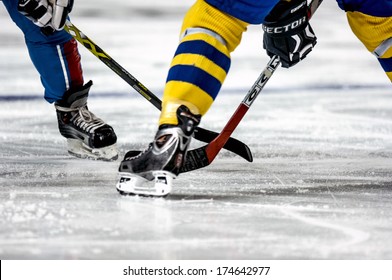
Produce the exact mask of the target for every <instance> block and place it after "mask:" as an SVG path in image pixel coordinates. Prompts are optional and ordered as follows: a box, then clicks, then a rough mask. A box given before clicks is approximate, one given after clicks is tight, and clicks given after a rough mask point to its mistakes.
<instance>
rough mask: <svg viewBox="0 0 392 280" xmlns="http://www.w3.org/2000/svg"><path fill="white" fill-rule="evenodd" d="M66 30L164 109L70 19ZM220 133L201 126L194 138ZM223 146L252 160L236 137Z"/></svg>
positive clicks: (208, 137) (244, 146)
mask: <svg viewBox="0 0 392 280" xmlns="http://www.w3.org/2000/svg"><path fill="white" fill-rule="evenodd" d="M65 30H66V31H67V32H68V33H69V34H71V36H72V37H74V38H75V39H76V40H77V41H78V42H79V43H81V44H82V45H83V46H84V47H86V48H87V49H88V50H89V51H90V52H91V53H92V54H93V55H94V56H96V57H97V58H98V59H99V60H101V61H102V62H103V63H104V64H105V65H106V66H108V67H109V68H110V69H111V70H113V71H114V72H115V73H116V74H117V75H118V76H120V77H121V78H122V79H123V80H124V81H125V82H127V83H128V84H129V85H130V86H131V87H132V88H133V89H134V90H136V92H138V93H139V94H140V95H141V96H143V97H144V98H145V99H147V100H148V101H149V102H150V103H151V104H153V105H154V106H155V107H156V108H157V109H158V110H161V109H162V101H161V100H160V99H159V98H158V97H157V96H155V95H154V94H153V93H152V92H151V91H150V90H149V89H148V88H147V87H146V86H144V85H143V84H142V83H141V82H139V81H138V80H137V79H136V78H135V77H134V76H132V75H131V74H130V73H129V72H128V71H127V70H125V69H124V68H123V67H122V66H121V65H120V64H118V63H117V62H116V61H115V60H114V59H113V58H112V57H110V56H109V55H108V54H107V53H106V52H105V51H104V50H103V49H102V48H100V47H99V46H98V45H97V44H95V43H94V42H93V41H92V40H91V39H90V38H89V37H87V36H86V35H85V34H84V33H83V32H82V31H80V30H79V29H78V28H77V27H76V26H75V25H74V24H73V23H71V22H70V21H69V20H67V22H66V25H65ZM218 135H219V134H218V133H217V132H214V131H209V130H207V129H204V128H201V127H199V128H197V130H195V134H194V138H195V139H197V140H199V141H202V142H205V143H210V142H211V141H212V140H213V139H215V138H216V137H217V136H218ZM223 148H224V149H227V150H228V151H230V152H233V153H235V154H237V155H239V156H240V157H242V158H244V159H245V160H247V161H252V154H251V151H250V149H249V147H248V146H247V145H246V144H245V143H243V142H241V141H239V140H237V139H235V138H229V139H228V141H227V143H226V145H225V146H224V147H223Z"/></svg>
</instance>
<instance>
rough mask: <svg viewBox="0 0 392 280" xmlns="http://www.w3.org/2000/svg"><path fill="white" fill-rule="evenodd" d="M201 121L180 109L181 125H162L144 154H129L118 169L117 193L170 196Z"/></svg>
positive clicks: (188, 111) (179, 122)
mask: <svg viewBox="0 0 392 280" xmlns="http://www.w3.org/2000/svg"><path fill="white" fill-rule="evenodd" d="M200 118H201V116H200V115H194V114H192V113H191V112H190V110H189V109H188V108H187V107H186V106H184V105H181V106H180V107H179V108H178V109H177V119H178V125H176V126H174V125H161V126H160V127H159V130H158V132H157V134H156V135H155V139H154V141H153V142H152V143H150V145H149V146H148V148H147V149H146V150H145V151H143V152H134V151H130V152H128V153H127V154H126V155H125V157H124V160H123V161H122V162H121V164H120V168H119V181H118V183H117V185H116V187H117V190H118V191H119V192H120V193H121V194H134V195H146V196H166V195H167V194H169V192H170V191H171V188H172V181H173V179H175V178H176V177H177V175H178V174H179V173H180V168H181V166H182V165H183V163H184V161H185V157H186V152H187V149H188V146H189V143H190V141H191V138H192V134H193V131H194V130H195V128H196V127H197V125H198V124H199V123H200Z"/></svg>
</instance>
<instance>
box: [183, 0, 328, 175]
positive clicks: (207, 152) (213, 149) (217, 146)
mask: <svg viewBox="0 0 392 280" xmlns="http://www.w3.org/2000/svg"><path fill="white" fill-rule="evenodd" d="M322 1H323V0H312V1H311V2H310V4H309V5H308V18H309V19H310V18H311V17H312V16H313V14H314V12H315V11H316V10H317V8H318V7H319V6H320V4H321V2H322ZM279 66H280V59H279V57H278V56H273V57H272V58H271V59H270V61H269V62H268V64H267V67H266V68H265V69H264V71H263V72H262V73H261V74H260V76H259V77H258V79H257V80H256V82H255V83H254V84H253V86H252V87H251V89H250V90H249V92H248V93H247V95H246V96H245V98H244V99H243V101H242V102H241V103H240V105H239V106H238V107H237V110H236V111H235V112H234V114H233V115H232V117H231V118H230V120H229V121H228V122H227V124H226V125H225V127H224V128H223V130H222V132H221V133H220V134H219V135H218V136H217V137H216V138H215V139H214V140H213V141H211V142H210V143H209V144H208V145H205V146H203V147H200V148H197V149H194V150H190V151H188V153H187V157H186V161H185V164H184V166H183V167H182V169H181V173H183V172H188V171H192V170H195V169H199V168H203V167H205V166H208V165H210V164H211V163H212V161H213V160H214V159H215V157H216V156H217V155H218V153H219V152H220V150H221V149H222V147H223V146H224V145H225V143H226V142H227V140H228V139H229V137H230V135H231V134H232V133H233V131H234V130H235V129H236V127H237V126H238V124H239V123H240V122H241V120H242V118H243V117H244V116H245V114H246V112H247V111H248V110H249V108H250V106H251V105H252V104H253V102H254V101H255V100H256V97H257V96H258V95H259V93H260V92H261V90H262V89H263V88H264V86H265V84H266V83H267V82H268V81H269V79H270V78H271V76H272V74H273V73H274V72H275V70H276V69H277V68H278V67H279Z"/></svg>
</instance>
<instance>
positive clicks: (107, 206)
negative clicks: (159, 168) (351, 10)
mask: <svg viewBox="0 0 392 280" xmlns="http://www.w3.org/2000/svg"><path fill="white" fill-rule="evenodd" d="M92 2H93V1H79V2H78V3H76V5H80V7H79V9H78V8H77V7H78V6H76V8H75V16H74V18H73V21H74V23H75V24H76V25H77V26H78V27H80V28H81V29H82V30H83V31H85V33H86V34H87V35H88V36H90V37H91V38H92V39H93V40H94V41H96V43H98V44H99V45H101V46H102V47H103V48H104V49H105V51H107V52H108V53H109V54H111V55H112V56H113V57H114V58H115V59H116V60H117V61H118V62H119V63H120V64H122V65H123V66H124V67H125V68H126V69H127V70H129V71H130V72H131V73H132V74H134V75H135V76H136V77H137V78H139V79H140V80H141V81H142V82H143V83H144V84H145V85H147V86H149V87H151V88H152V89H153V90H154V91H156V92H157V94H158V95H159V94H160V93H161V91H162V85H163V84H164V79H165V74H166V71H167V67H168V65H169V63H170V59H171V56H172V52H173V51H174V48H175V46H176V43H177V41H176V40H177V35H178V34H177V32H178V28H179V26H180V23H181V14H182V12H183V11H184V10H185V9H186V7H187V5H189V4H190V3H191V2H192V1H178V2H176V1H160V2H162V5H163V6H162V9H159V8H160V7H159V6H157V5H156V3H155V6H154V9H151V8H149V6H148V4H149V3H150V2H153V1H143V3H144V5H143V4H141V2H140V1H126V2H124V1H112V2H111V3H110V10H109V11H108V10H105V8H104V7H106V6H107V2H106V1H94V3H100V4H101V8H99V5H92ZM163 3H166V4H163ZM178 3H181V5H177V4H178ZM88 4H90V5H88ZM105 5H106V6H105ZM116 5H118V7H120V8H118V9H117V8H116V7H117V6H116ZM91 7H94V8H91ZM111 11H116V12H117V14H116V17H115V19H114V20H113V19H112V18H110V17H109V16H108V14H110V12H111ZM127 11H128V12H129V13H131V14H132V15H133V16H132V17H130V18H127ZM135 11H140V12H138V13H136V12H135ZM319 13H320V14H319V17H315V18H314V28H315V30H316V32H317V31H318V37H319V43H318V48H316V49H315V51H314V52H312V54H310V56H309V58H308V59H306V61H304V62H303V63H301V64H300V65H298V66H296V67H295V68H293V70H291V69H290V70H285V69H279V70H277V72H276V74H274V76H273V77H272V78H271V81H270V82H269V83H268V84H267V86H266V88H265V89H264V91H263V92H262V94H261V95H260V96H259V98H258V100H257V101H256V102H255V103H254V104H253V106H252V108H251V109H250V110H249V112H248V114H247V115H246V117H245V118H244V120H243V121H242V122H241V124H240V125H239V127H238V129H237V130H236V131H235V133H234V136H235V137H236V138H238V139H240V140H242V141H244V142H246V143H247V144H248V145H249V147H250V148H251V150H252V152H253V156H254V162H253V163H247V162H245V161H243V160H242V159H241V158H238V157H236V156H233V155H232V154H230V153H229V152H226V151H223V152H222V153H220V155H219V156H218V157H217V158H216V160H215V161H214V162H213V164H212V165H211V166H209V167H207V168H204V169H202V170H198V171H194V172H190V173H186V174H182V175H180V176H179V178H178V179H177V180H175V186H174V189H173V193H172V194H171V195H170V196H168V197H167V198H164V199H162V198H160V199H152V198H142V197H129V196H126V197H125V196H120V195H119V194H118V193H117V192H116V190H115V183H116V176H117V168H118V165H119V161H117V162H112V163H107V162H95V161H88V160H80V159H76V158H72V157H70V156H68V155H67V153H66V150H65V148H66V145H65V140H64V139H63V138H62V137H61V136H60V135H59V133H58V129H57V120H56V116H55V111H54V108H53V106H52V105H49V104H47V103H46V102H45V101H44V100H43V99H42V93H41V91H42V88H41V85H40V83H39V80H38V76H37V74H36V73H35V72H34V69H33V68H32V66H31V65H30V63H29V60H28V57H27V54H26V51H25V47H24V45H23V39H22V37H21V36H20V33H19V32H18V30H17V29H16V28H15V27H14V26H13V24H12V22H11V21H10V20H9V19H8V18H7V16H6V14H5V12H4V9H3V8H0V23H1V24H2V26H4V28H1V29H0V37H1V38H7V40H3V39H2V40H1V41H0V50H1V52H0V79H1V83H0V99H1V102H0V120H1V126H0V202H1V203H0V259H391V258H392V243H391V232H392V209H391V208H392V203H391V200H392V162H391V159H392V107H391V104H392V95H391V89H390V83H389V82H388V81H387V78H386V77H385V74H384V73H383V72H382V70H381V69H380V67H379V66H378V64H377V61H376V60H375V59H374V58H373V57H372V56H371V55H369V54H368V53H367V52H366V50H365V49H364V48H363V46H361V45H360V43H359V42H357V41H356V39H355V38H354V37H353V35H352V34H351V33H350V31H349V30H348V26H347V24H346V22H345V18H344V14H343V13H341V12H340V11H339V10H338V8H337V7H336V4H335V3H334V1H328V2H327V1H326V3H324V4H323V7H322V8H321V10H320V12H319ZM152 15H153V16H152ZM331 17H333V20H330V19H331ZM327 20H328V21H327ZM327 22H328V24H326V23H327ZM113 28H115V30H116V32H113V30H112V29H113ZM163 42H164V43H163ZM80 51H81V52H82V55H83V59H84V60H83V61H84V66H85V74H86V79H90V78H91V79H93V80H94V82H95V85H94V87H93V89H92V91H91V98H90V100H89V107H90V109H91V110H92V111H93V112H94V113H96V114H97V115H98V116H100V117H101V118H103V119H104V120H106V121H107V122H108V123H109V124H111V125H112V126H113V127H114V128H115V130H116V132H117V135H118V138H119V141H118V146H119V148H120V153H121V155H124V153H125V152H126V151H128V150H130V149H143V148H145V147H146V144H147V143H148V141H149V140H151V139H152V137H153V135H154V133H155V129H156V121H155V120H156V119H157V118H158V115H159V112H158V111H157V110H156V109H155V108H154V107H153V106H152V105H151V104H149V103H148V102H146V101H145V100H144V99H143V98H142V97H140V96H138V95H137V93H134V91H133V90H132V89H131V88H130V87H129V86H128V85H126V84H125V83H124V82H123V81H121V79H120V78H118V77H116V75H115V74H114V73H113V72H111V70H109V69H107V68H106V66H105V65H103V64H102V63H101V62H99V61H98V60H97V59H95V58H94V57H93V56H92V55H91V54H89V53H88V52H87V51H86V50H84V49H83V48H82V46H81V47H80ZM267 61H268V59H267V58H266V57H265V54H264V53H263V52H262V50H261V36H260V31H259V29H258V28H254V27H251V28H250V29H249V31H248V33H247V34H246V35H245V36H244V38H243V45H241V46H240V47H239V48H238V50H237V51H236V52H235V54H233V64H232V72H231V73H230V74H229V76H228V78H227V83H226V84H225V86H224V88H223V90H222V92H221V94H220V95H219V96H218V98H217V100H216V102H215V103H214V105H213V107H212V108H211V110H210V112H209V113H208V114H207V115H206V116H205V118H204V119H203V121H202V124H201V126H202V127H204V128H207V129H211V130H214V131H219V130H220V129H222V127H223V126H224V124H225V123H226V121H227V119H228V118H229V117H230V116H231V114H232V112H234V110H235V109H236V107H237V106H238V104H239V102H240V101H241V100H242V99H243V96H244V95H245V93H246V91H247V89H248V88H249V87H250V86H251V85H252V83H253V81H254V80H255V79H256V78H257V76H258V75H259V73H260V71H261V70H262V69H263V68H264V66H265V64H266V62H267ZM200 144H201V143H198V142H194V143H193V145H194V146H197V145H200Z"/></svg>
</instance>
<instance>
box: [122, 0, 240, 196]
mask: <svg viewBox="0 0 392 280" xmlns="http://www.w3.org/2000/svg"><path fill="white" fill-rule="evenodd" d="M247 25H248V23H246V22H244V21H241V20H239V19H237V18H235V17H233V16H230V15H229V14H227V13H224V12H222V11H220V10H219V9H217V8H216V7H213V6H211V5H209V4H207V3H206V2H205V1H202V0H198V1H197V2H196V4H195V5H194V6H193V7H192V8H191V9H190V10H189V11H188V13H187V14H186V16H185V18H184V22H183V26H182V30H181V34H182V36H181V41H180V43H179V46H178V48H177V51H176V53H175V56H174V58H173V60H172V63H171V66H170V70H169V73H168V77H167V82H166V86H165V90H164V97H163V106H162V112H161V116H160V119H159V129H158V132H157V133H156V135H155V139H154V141H153V142H152V143H151V144H150V146H149V148H148V149H147V150H146V151H145V152H143V153H142V154H137V155H135V154H134V153H132V152H130V153H128V154H127V155H126V156H125V158H124V161H123V162H122V163H121V165H120V174H121V179H120V182H119V183H118V184H117V189H118V190H119V191H120V192H122V193H133V194H135V193H136V194H151V195H165V194H167V193H168V192H169V191H170V186H169V185H170V183H167V184H166V186H165V184H162V182H170V181H171V180H172V178H175V177H176V176H177V175H178V174H179V170H180V168H181V166H182V164H183V163H184V160H185V156H186V152H187V149H188V147H189V143H190V140H191V136H192V133H193V131H194V129H195V128H196V126H197V125H198V124H199V122H200V117H201V115H204V114H205V113H206V112H207V110H208V109H209V108H210V106H211V104H212V103H213V101H214V99H215V97H216V96H217V94H218V92H219V90H220V88H221V86H222V83H223V81H224V80H225V77H226V75H227V73H228V71H229V67H230V62H231V59H230V53H231V52H232V51H233V50H234V49H235V48H236V47H237V46H238V44H239V43H240V41H241V36H242V33H243V32H244V31H245V30H246V27H247ZM135 175H136V176H135ZM135 178H136V179H135ZM141 178H143V179H145V181H148V180H153V179H154V178H155V180H156V181H157V182H158V185H159V188H156V187H154V186H152V187H151V186H150V185H148V184H141V182H145V181H143V180H142V179H141ZM142 185H143V186H142ZM155 186H157V184H155Z"/></svg>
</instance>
